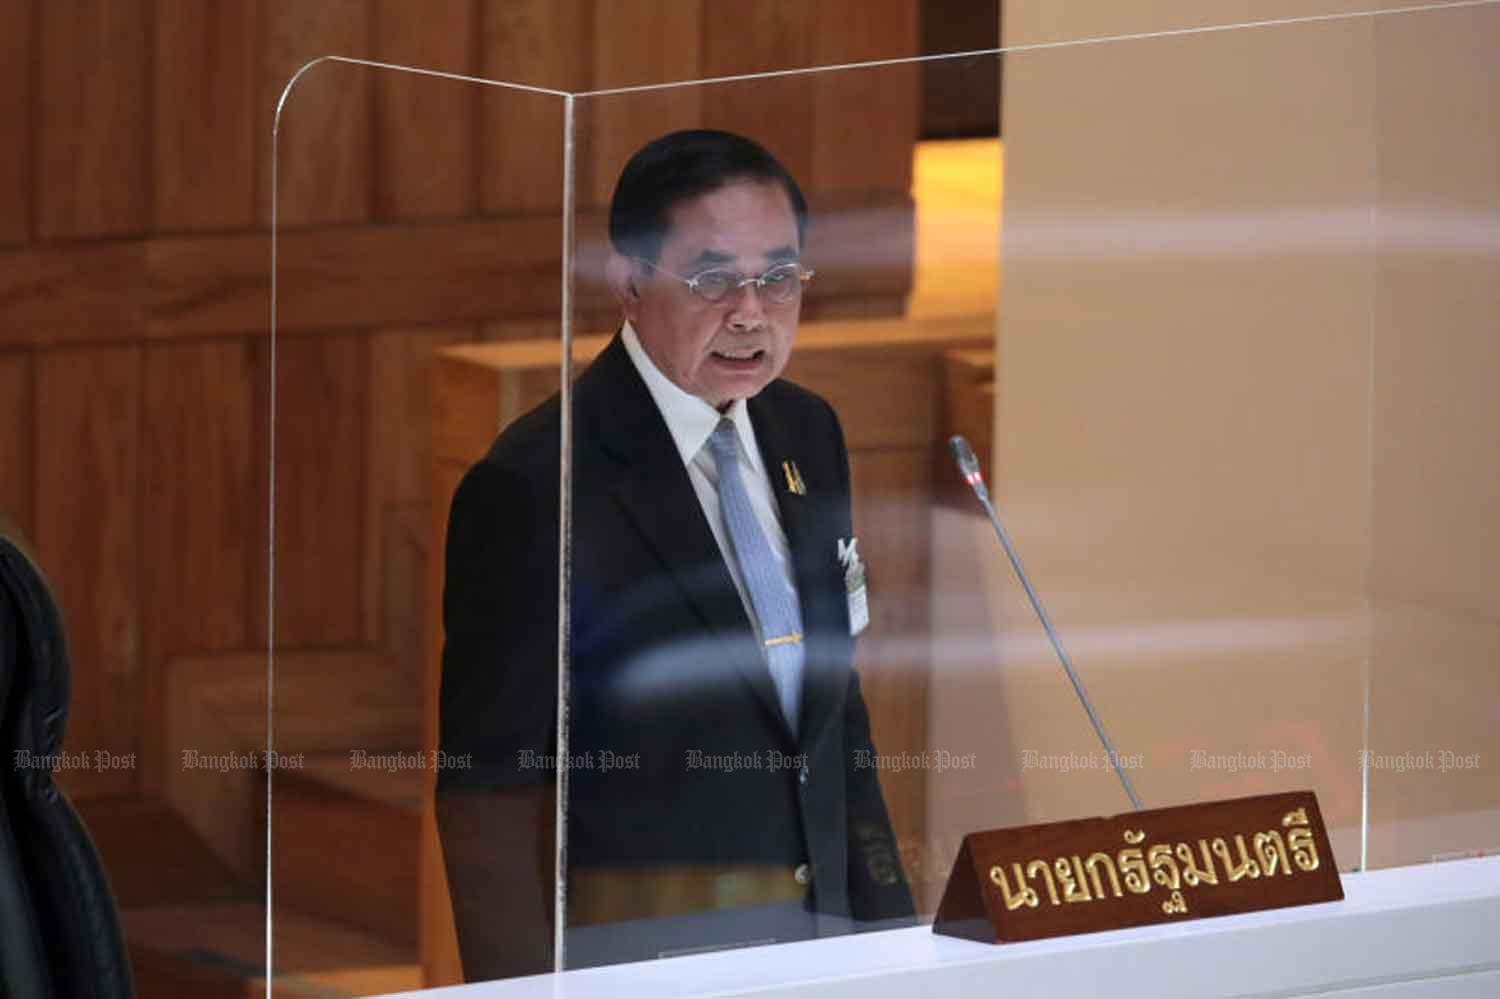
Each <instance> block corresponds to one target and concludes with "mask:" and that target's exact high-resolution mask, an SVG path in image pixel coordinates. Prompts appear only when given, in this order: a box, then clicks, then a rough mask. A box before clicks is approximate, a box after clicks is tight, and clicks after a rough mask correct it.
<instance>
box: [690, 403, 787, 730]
mask: <svg viewBox="0 0 1500 999" xmlns="http://www.w3.org/2000/svg"><path fill="white" fill-rule="evenodd" d="M708 449H709V451H710V452H712V453H713V456H714V465H715V467H717V468H718V471H719V509H720V511H721V512H722V513H723V515H724V526H725V528H726V529H727V530H728V532H729V542H730V545H731V547H733V549H734V556H735V558H736V559H738V560H739V564H740V575H741V577H743V579H744V582H745V589H746V590H748V591H749V592H750V605H751V606H752V607H754V608H755V616H756V618H757V619H758V620H759V621H760V634H761V650H762V651H763V652H764V653H765V656H766V665H767V666H768V667H769V668H770V671H771V682H772V683H773V684H774V685H775V687H776V696H777V698H778V699H779V700H780V701H781V713H782V715H784V716H785V717H786V720H787V725H788V726H789V727H790V728H791V730H792V734H793V735H796V734H797V717H798V716H797V711H798V708H799V706H800V704H801V700H802V665H803V662H804V660H805V659H806V655H807V653H806V650H805V648H804V646H803V641H802V609H801V607H799V606H798V603H797V594H796V593H795V592H793V591H792V589H791V588H790V587H789V586H787V581H786V577H785V576H784V575H783V574H782V572H781V570H780V569H779V568H778V566H777V561H776V555H775V553H774V552H772V551H771V542H770V540H769V539H768V538H767V537H766V532H765V531H764V530H762V529H761V526H760V521H758V520H756V519H755V510H754V509H753V508H752V507H751V506H750V494H749V493H748V492H746V490H745V480H744V479H742V478H740V448H739V440H738V436H737V434H736V433H735V429H734V421H733V420H731V419H729V418H728V417H725V418H724V419H722V420H720V421H719V425H718V426H717V427H715V428H714V432H713V433H712V434H710V435H709V438H708Z"/></svg>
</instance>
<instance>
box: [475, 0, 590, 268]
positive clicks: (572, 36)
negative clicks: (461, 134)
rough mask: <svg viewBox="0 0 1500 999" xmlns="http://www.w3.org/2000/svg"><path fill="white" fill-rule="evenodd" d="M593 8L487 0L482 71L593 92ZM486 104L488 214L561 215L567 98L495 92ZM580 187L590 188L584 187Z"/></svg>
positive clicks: (579, 3) (552, 1) (582, 0)
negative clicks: (564, 102)
mask: <svg viewBox="0 0 1500 999" xmlns="http://www.w3.org/2000/svg"><path fill="white" fill-rule="evenodd" d="M593 11H594V3H593V0H484V3H483V5H482V6H481V7H480V32H481V34H480V39H481V45H482V51H481V54H480V72H481V74H482V75H483V76H485V77H486V78H488V79H495V80H506V81H510V82H514V83H525V84H529V85H532V86H543V87H551V88H553V89H558V90H573V91H579V90H584V89H586V88H587V87H588V85H589V82H590V81H591V80H592V79H593V52H594V49H593V45H594V17H593ZM482 101H483V105H482V120H483V131H482V142H481V148H480V177H481V184H482V192H481V195H482V204H483V209H484V211H485V212H490V213H495V214H501V215H503V214H508V213H516V212H530V213H556V212H559V211H560V210H561V207H562V190H563V182H562V174H563V99H562V98H561V97H554V96H551V95H548V94H533V93H521V92H517V91H514V90H505V89H499V88H487V89H486V90H485V93H484V95H483V98H482ZM579 165H580V167H582V166H584V164H582V163H580V164H579ZM581 177H582V173H581V172H580V178H581ZM580 189H581V190H586V189H587V188H585V187H583V185H582V184H580ZM558 238H559V240H560V239H561V230H559V237H558Z"/></svg>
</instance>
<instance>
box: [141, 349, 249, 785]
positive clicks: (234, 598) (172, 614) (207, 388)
mask: <svg viewBox="0 0 1500 999" xmlns="http://www.w3.org/2000/svg"><path fill="white" fill-rule="evenodd" d="M254 374H255V368H254V358H253V355H252V353H251V350H250V347H249V345H248V343H247V342H244V341H218V342H206V343H190V344H161V345H153V346H150V347H147V348H146V359H145V385H144V393H143V395H144V403H143V406H144V414H143V424H144V425H143V437H144V443H145V454H144V462H143V471H142V483H143V486H144V492H145V494H146V495H147V496H148V497H150V502H149V503H147V504H146V508H145V511H144V519H143V533H142V537H143V538H144V550H145V551H146V552H149V553H150V556H149V558H147V559H146V560H145V561H144V562H143V575H144V578H145V579H146V580H147V582H148V588H147V592H149V593H150V594H151V601H150V603H149V605H148V607H147V617H146V622H147V623H146V648H147V651H148V653H149V656H150V659H151V661H152V662H155V663H162V662H165V661H166V660H167V659H169V658H171V657H174V656H180V655H188V654H204V653H214V652H227V651H231V650H238V649H242V648H244V647H246V645H247V644H248V640H249V636H250V630H251V629H250V621H251V618H252V615H254V616H259V615H262V614H263V613H264V611H263V606H264V599H265V598H264V591H261V592H256V591H253V590H252V589H251V585H250V581H251V579H252V574H253V567H254V565H256V564H257V563H258V562H263V561H264V559H265V535H266V529H265V523H264V521H263V520H257V519H255V516H254V514H255V494H254V491H253V487H254V485H255V484H256V483H257V482H263V481H264V480H265V479H266V478H267V471H266V457H265V451H264V449H263V448H259V447H257V445H258V444H260V443H261V442H262V441H263V440H264V435H263V434H259V433H257V428H256V426H255V423H254V421H255V420H256V418H257V417H258V416H259V415H260V414H261V413H262V412H263V410H262V409H260V408H259V407H258V406H257V405H256V399H255V398H254V394H253V393H254V392H255V390H256V385H255V381H254ZM161 681H162V677H161V676H160V671H159V670H158V671H153V673H152V675H151V676H150V677H149V679H148V683H147V685H146V712H147V714H146V717H147V719H148V720H149V722H150V724H149V725H148V733H149V737H150V740H151V741H150V742H148V745H150V746H152V747H153V748H154V747H155V746H156V745H157V743H156V742H155V740H157V739H158V737H159V736H160V734H161V732H160V729H161V712H162V711H163V702H164V698H165V694H164V691H163V690H162V689H161V687H162V682H161ZM152 762H153V764H156V763H159V762H160V761H158V760H156V758H155V754H152ZM169 765H170V764H169ZM147 773H148V779H149V780H151V781H152V783H153V784H156V783H157V782H158V777H159V774H158V773H157V772H156V770H155V769H154V768H153V769H148V771H147Z"/></svg>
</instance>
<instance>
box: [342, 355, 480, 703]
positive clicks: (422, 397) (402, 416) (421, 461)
mask: <svg viewBox="0 0 1500 999" xmlns="http://www.w3.org/2000/svg"><path fill="white" fill-rule="evenodd" d="M474 333H475V331H474V329H472V328H470V327H437V328H432V329H398V330H381V331H379V332H377V333H375V334H373V335H372V336H371V337H370V344H369V351H370V388H369V392H368V395H367V402H368V404H369V412H368V414H367V416H366V417H365V425H366V427H367V428H368V430H367V433H368V437H367V439H366V447H367V449H368V451H367V456H366V459H365V461H366V468H367V470H368V472H367V481H366V484H365V490H364V495H365V500H366V503H365V537H364V566H363V573H364V575H363V578H364V593H363V597H364V601H363V608H362V613H363V630H362V633H363V638H364V640H365V641H366V642H368V643H370V644H372V645H379V646H380V647H381V648H382V649H383V650H384V652H385V654H386V656H387V658H389V659H390V660H391V661H392V662H393V663H394V665H395V668H396V670H397V671H398V672H399V673H400V674H401V675H402V676H409V677H410V678H411V679H412V687H411V694H412V696H413V697H416V696H418V694H419V689H418V687H417V686H416V681H417V680H418V678H420V676H421V670H422V647H423V646H422V643H423V640H424V637H423V628H424V621H425V618H424V611H425V608H424V601H425V600H426V594H425V591H424V590H423V586H424V585H425V582H426V579H427V562H428V559H429V558H431V557H432V554H433V553H432V552H430V551H429V549H430V547H431V535H430V534H429V530H428V529H429V516H430V514H429V511H428V504H429V503H430V502H431V500H430V496H429V488H428V487H429V482H428V480H429V478H430V476H431V463H432V457H431V452H432V433H431V422H432V415H431V414H432V407H431V380H432V374H431V368H432V351H433V350H434V349H436V348H438V347H443V346H448V345H451V344H455V343H462V342H466V341H469V340H473V339H474Z"/></svg>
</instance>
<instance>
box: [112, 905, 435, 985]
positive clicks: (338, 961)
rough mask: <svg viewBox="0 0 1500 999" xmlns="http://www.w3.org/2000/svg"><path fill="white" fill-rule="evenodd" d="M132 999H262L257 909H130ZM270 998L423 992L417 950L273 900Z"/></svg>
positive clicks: (261, 916)
mask: <svg viewBox="0 0 1500 999" xmlns="http://www.w3.org/2000/svg"><path fill="white" fill-rule="evenodd" d="M123 915H124V922H125V936H126V941H127V943H128V945H129V947H130V956H131V962H132V965H133V966H134V969H135V978H136V994H137V996H138V997H139V999H180V997H182V996H192V997H193V999H264V996H265V981H266V980H265V974H264V969H265V928H266V923H265V909H264V907H263V905H261V904H259V903H255V902H241V903H221V904H213V905H193V906H158V907H153V908H147V909H132V910H127V911H126V912H125V913H124V914H123ZM272 932H273V934H274V943H275V947H274V955H273V958H272V961H273V966H274V970H275V976H274V979H273V988H272V995H273V996H275V997H277V999H282V997H285V999H293V997H296V999H345V997H353V996H372V995H383V994H386V993H390V992H400V991H408V990H414V989H420V988H422V985H423V982H422V972H421V966H420V965H419V964H418V963H417V955H416V950H415V948H414V947H403V946H400V945H397V944H393V943H391V942H390V941H387V940H383V939H380V938H378V937H373V936H371V935H369V934H366V933H361V932H359V931H358V930H352V929H349V928H348V927H344V926H339V925H336V924H334V923H329V922H327V921H325V920H320V919H316V918H313V917H310V916H307V915H304V914H301V913H297V912H294V911H291V910H289V909H287V908H285V907H284V906H283V905H282V904H281V902H280V900H277V902H276V908H275V920H274V929H273V931H272Z"/></svg>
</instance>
